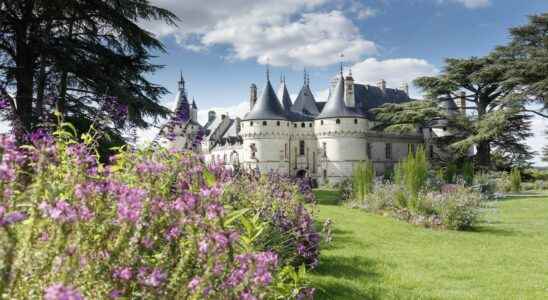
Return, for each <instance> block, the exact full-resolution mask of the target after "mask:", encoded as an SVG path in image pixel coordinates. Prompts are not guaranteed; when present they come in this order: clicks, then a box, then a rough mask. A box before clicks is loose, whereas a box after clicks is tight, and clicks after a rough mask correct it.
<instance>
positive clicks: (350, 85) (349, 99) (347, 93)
mask: <svg viewBox="0 0 548 300" xmlns="http://www.w3.org/2000/svg"><path fill="white" fill-rule="evenodd" d="M344 102H345V104H346V106H348V107H355V106H356V99H355V97H354V78H353V77H352V70H351V71H350V72H349V73H348V76H346V78H345V79H344Z"/></svg>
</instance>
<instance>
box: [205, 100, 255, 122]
mask: <svg viewBox="0 0 548 300" xmlns="http://www.w3.org/2000/svg"><path fill="white" fill-rule="evenodd" d="M210 110H213V111H215V113H216V114H217V118H220V117H221V115H223V114H228V116H229V117H231V118H236V117H240V118H243V116H244V115H245V114H246V113H247V112H248V111H249V102H247V101H246V102H241V103H238V104H236V105H232V106H227V107H212V108H209V109H200V110H198V122H199V123H200V124H205V123H206V122H207V115H208V113H209V111H210Z"/></svg>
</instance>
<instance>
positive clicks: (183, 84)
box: [177, 70, 185, 92]
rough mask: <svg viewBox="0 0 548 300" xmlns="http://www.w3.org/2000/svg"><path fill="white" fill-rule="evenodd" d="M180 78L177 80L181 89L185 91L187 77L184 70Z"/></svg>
mask: <svg viewBox="0 0 548 300" xmlns="http://www.w3.org/2000/svg"><path fill="white" fill-rule="evenodd" d="M180 76H181V77H180V79H179V81H178V82H177V83H178V85H179V91H182V92H185V79H184V78H183V71H182V70H181V71H180Z"/></svg>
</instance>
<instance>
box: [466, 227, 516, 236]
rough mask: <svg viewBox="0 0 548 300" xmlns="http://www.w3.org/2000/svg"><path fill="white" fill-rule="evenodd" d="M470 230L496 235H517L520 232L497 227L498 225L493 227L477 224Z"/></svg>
mask: <svg viewBox="0 0 548 300" xmlns="http://www.w3.org/2000/svg"><path fill="white" fill-rule="evenodd" d="M468 232H473V233H486V234H491V235H496V236H516V235H518V234H520V233H519V232H516V231H514V230H508V229H503V228H496V227H493V226H476V227H474V228H472V229H470V230H468Z"/></svg>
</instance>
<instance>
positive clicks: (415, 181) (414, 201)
mask: <svg viewBox="0 0 548 300" xmlns="http://www.w3.org/2000/svg"><path fill="white" fill-rule="evenodd" d="M395 174H396V175H395V177H396V184H398V185H400V186H403V187H404V188H405V191H406V192H407V193H409V197H407V198H408V200H407V201H406V205H407V206H409V208H411V209H420V206H421V205H420V203H419V201H420V199H419V197H418V195H419V193H420V192H421V190H422V189H423V188H424V187H425V186H426V183H427V180H428V162H427V160H426V153H425V151H424V148H423V147H422V146H420V147H419V148H418V149H417V152H416V153H415V154H413V152H410V153H409V155H408V156H407V158H406V159H405V160H403V161H402V162H400V163H399V164H398V165H397V167H396V171H395Z"/></svg>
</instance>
